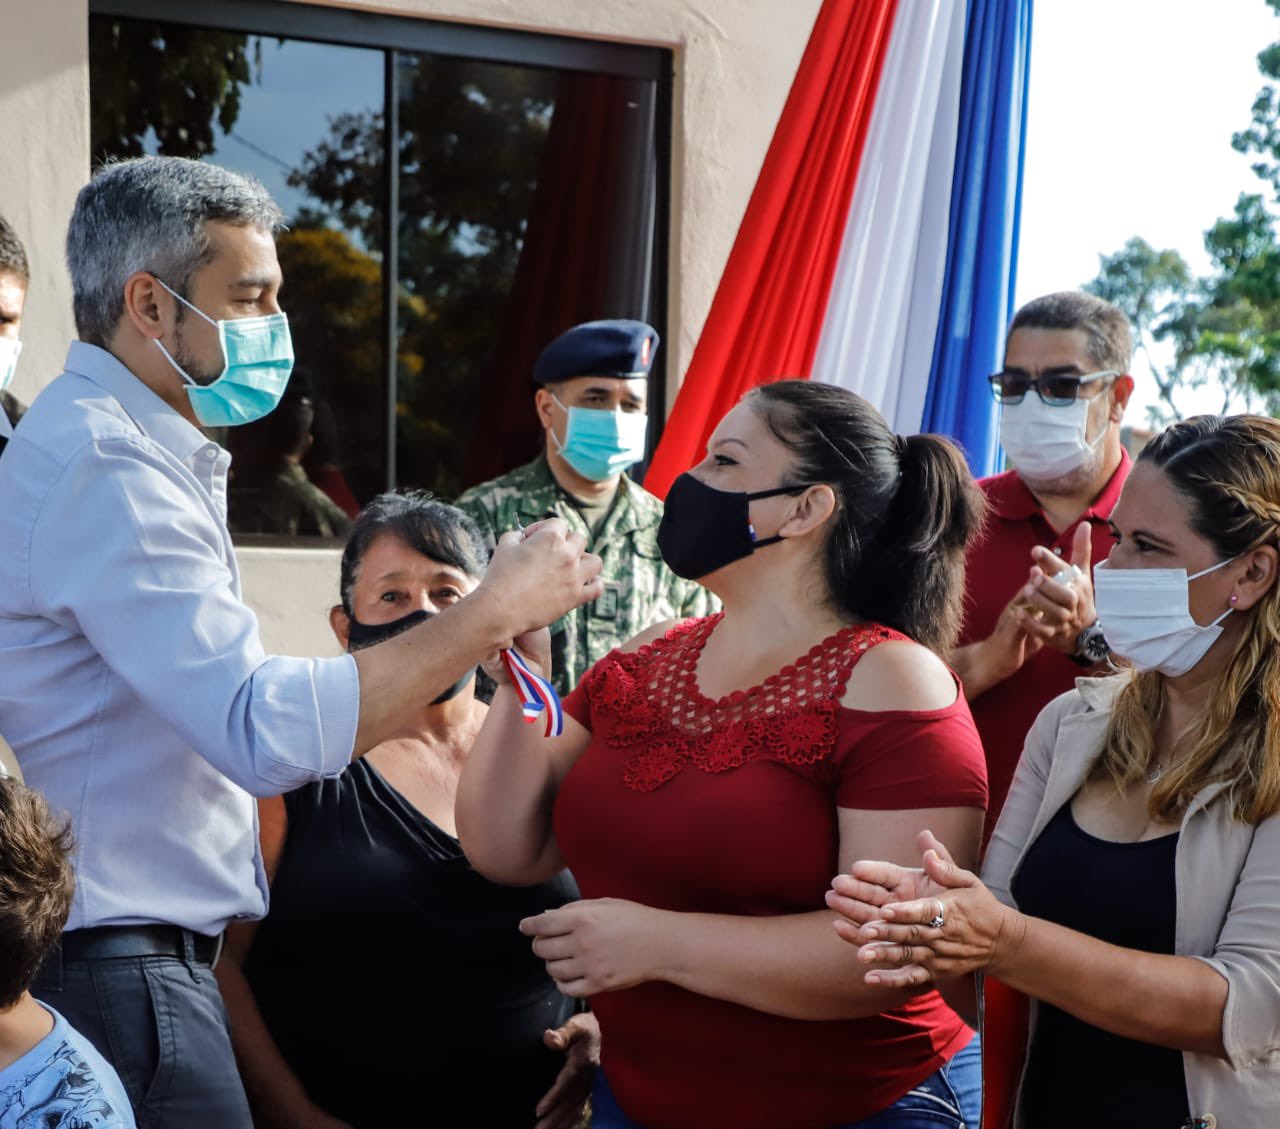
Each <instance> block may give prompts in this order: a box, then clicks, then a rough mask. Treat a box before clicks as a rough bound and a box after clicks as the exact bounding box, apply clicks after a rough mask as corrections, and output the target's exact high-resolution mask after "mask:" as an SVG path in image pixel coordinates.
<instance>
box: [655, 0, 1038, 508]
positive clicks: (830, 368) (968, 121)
mask: <svg viewBox="0 0 1280 1129" xmlns="http://www.w3.org/2000/svg"><path fill="white" fill-rule="evenodd" d="M1031 7H1032V0H825V2H824V3H823V5H822V8H821V10H820V11H819V13H818V17H817V20H816V22H815V24H814V28H813V31H812V33H811V35H810V38H809V43H808V46H807V47H806V49H805V53H804V57H803V59H802V60H801V64H800V68H799V70H798V71H797V74H796V77H795V80H794V82H793V83H792V87H791V91H790V94H789V96H788V98H787V102H786V105H785V106H784V108H783V111H782V116H781V118H780V119H779V122H778V126H777V128H776V130H775V133H774V138H773V142H772V144H771V145H770V148H769V151H768V153H767V154H766V157H765V161H764V165H763V167H762V169H761V172H760V178H759V180H758V181H757V183H756V187H755V190H754V192H753V193H752V196H751V200H750V203H749V204H748V206H747V211H746V214H745V216H744V218H743V221H742V225H741V227H740V228H739V232H738V237H737V240H736V241H735V243H734V247H733V250H732V252H731V254H730V256H729V260H728V263H727V265H726V267H725V271H724V275H723V277H722V279H721V283H720V287H719V289H718V290H717V293H716V297H715V300H714V302H713V303H712V308H711V311H710V312H709V314H708V316H707V321H706V324H705V326H704V328H703V332H702V336H701V338H700V339H699V342H698V346H697V349H696V350H695V352H694V356H693V360H692V363H691V364H690V367H689V370H688V373H687V374H686V377H685V380H684V383H683V385H682V387H681V389H680V393H679V395H678V396H677V398H676V401H675V404H674V406H673V408H672V411H671V415H670V418H669V419H668V421H667V425H666V430H665V431H664V434H663V438H662V441H661V443H660V444H659V446H658V449H657V451H656V453H655V455H654V458H653V462H652V464H651V465H650V468H649V473H648V475H647V476H646V479H645V485H646V487H648V488H649V489H650V490H653V491H654V492H655V493H657V494H659V495H664V494H665V493H666V489H667V487H668V486H669V485H670V483H671V481H672V479H674V478H675V476H676V475H677V474H679V473H680V472H682V471H684V470H686V469H687V468H688V467H689V466H691V465H693V464H694V463H695V462H697V461H698V460H699V459H700V458H701V456H702V452H703V449H704V447H705V444H706V439H707V436H708V435H709V434H710V433H711V430H712V429H713V428H714V427H715V425H716V423H717V422H718V421H719V419H720V417H721V416H723V415H724V413H725V412H726V411H728V410H729V408H731V407H732V406H733V405H734V403H736V402H737V400H738V398H739V397H740V396H741V395H742V393H743V392H745V391H746V390H747V389H748V388H752V387H754V386H755V385H757V384H761V383H765V382H767V381H770V380H778V379H782V378H788V377H801V378H809V379H812V380H821V381H825V382H827V383H831V384H838V385H840V386H842V387H846V388H849V389H851V390H853V391H855V392H857V393H859V394H860V395H862V396H865V397H866V398H867V399H868V400H870V401H871V402H872V403H873V404H875V405H876V407H877V408H879V409H880V411H881V412H882V413H883V414H884V415H885V417H886V419H887V420H888V421H889V423H890V424H891V425H892V426H893V428H894V429H895V430H896V431H898V432H900V433H903V434H910V433H913V432H917V431H937V432H940V433H942V434H946V435H950V436H951V437H952V438H955V439H957V440H958V441H959V442H960V443H961V444H962V445H963V446H964V448H965V450H966V452H967V454H968V456H969V460H970V464H971V465H972V467H973V469H974V471H975V473H979V474H981V473H985V472H987V471H989V470H991V469H992V463H993V460H994V457H995V411H994V405H993V403H992V401H991V397H990V393H989V391H988V389H987V386H986V383H985V381H984V380H983V377H984V376H985V375H986V374H987V373H988V372H991V371H993V369H994V368H995V367H996V366H997V365H998V363H999V359H1000V351H1001V347H1002V343H1003V337H1004V331H1005V325H1006V323H1007V321H1008V318H1009V316H1010V315H1011V314H1012V300H1013V290H1014V271H1015V266H1016V261H1017V238H1018V213H1019V207H1020V196H1021V180H1022V152H1023V140H1024V135H1023V127H1024V122H1025V118H1026V90H1027V73H1028V68H1029V63H1030V40H1031Z"/></svg>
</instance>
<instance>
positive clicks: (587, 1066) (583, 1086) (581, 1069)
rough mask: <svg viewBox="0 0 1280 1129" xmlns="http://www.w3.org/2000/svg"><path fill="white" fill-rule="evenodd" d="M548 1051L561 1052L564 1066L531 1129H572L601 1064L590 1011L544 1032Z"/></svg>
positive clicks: (597, 1027) (597, 1034) (540, 1104)
mask: <svg viewBox="0 0 1280 1129" xmlns="http://www.w3.org/2000/svg"><path fill="white" fill-rule="evenodd" d="M542 1043H543V1046H545V1047H546V1048H547V1049H548V1050H552V1051H562V1052H563V1053H564V1066H562V1067H561V1068H560V1073H559V1074H557V1075H556V1080H555V1082H553V1083H552V1084H551V1089H549V1090H548V1091H547V1092H546V1093H545V1094H543V1096H542V1099H541V1100H540V1101H539V1102H538V1108H537V1110H536V1113H537V1117H538V1120H537V1122H536V1124H535V1125H534V1129H573V1126H575V1125H577V1124H578V1119H579V1118H580V1117H581V1116H582V1107H583V1106H584V1105H586V1102H587V1098H588V1097H590V1096H591V1086H592V1083H594V1081H595V1077H596V1069H597V1067H599V1065H600V1024H599V1023H598V1022H596V1017H595V1016H594V1015H592V1014H591V1012H589V1011H582V1012H578V1014H577V1015H571V1016H570V1017H569V1019H568V1020H567V1021H566V1022H565V1024H564V1025H563V1026H562V1027H557V1028H556V1029H555V1030H554V1031H551V1030H548V1031H546V1032H544V1033H543V1036H542Z"/></svg>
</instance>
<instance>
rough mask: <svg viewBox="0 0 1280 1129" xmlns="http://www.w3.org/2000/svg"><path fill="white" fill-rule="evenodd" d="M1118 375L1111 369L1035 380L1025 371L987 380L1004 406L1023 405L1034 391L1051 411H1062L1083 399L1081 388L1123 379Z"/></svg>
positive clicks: (998, 375) (1004, 374)
mask: <svg viewBox="0 0 1280 1129" xmlns="http://www.w3.org/2000/svg"><path fill="white" fill-rule="evenodd" d="M1119 375H1120V374H1119V373H1118V372H1112V371H1111V370H1110V369H1108V370H1107V371H1105V372H1091V373H1089V374H1088V375H1086V376H1072V375H1071V374H1070V373H1050V374H1048V375H1046V376H1037V377H1031V376H1028V375H1027V374H1026V373H1025V372H996V373H992V374H991V375H990V376H989V377H987V383H988V384H990V385H991V394H992V395H993V396H994V397H995V398H996V401H997V402H998V403H1001V404H1021V403H1022V401H1023V399H1024V398H1025V397H1026V395H1027V393H1028V392H1029V391H1030V390H1031V389H1032V388H1034V389H1035V390H1036V395H1037V396H1039V397H1040V399H1041V401H1042V402H1043V403H1045V404H1047V405H1048V406H1049V407H1051V408H1062V407H1065V406H1066V405H1067V404H1074V403H1075V402H1076V400H1077V399H1079V397H1080V386H1081V385H1082V384H1090V383H1092V382H1093V381H1095V380H1105V379H1106V378H1107V377H1109V376H1119Z"/></svg>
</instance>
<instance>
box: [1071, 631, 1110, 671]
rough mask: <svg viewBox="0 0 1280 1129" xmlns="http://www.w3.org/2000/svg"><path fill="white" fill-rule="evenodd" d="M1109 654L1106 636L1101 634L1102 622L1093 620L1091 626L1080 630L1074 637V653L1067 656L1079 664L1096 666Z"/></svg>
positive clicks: (1104, 660)
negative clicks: (1076, 636)
mask: <svg viewBox="0 0 1280 1129" xmlns="http://www.w3.org/2000/svg"><path fill="white" fill-rule="evenodd" d="M1110 654H1111V648H1110V647H1109V646H1107V638H1106V636H1105V635H1103V634H1102V624H1100V623H1098V622H1097V621H1096V620H1095V621H1094V623H1093V625H1092V626H1090V627H1086V628H1085V629H1084V630H1083V631H1082V632H1080V635H1079V637H1078V638H1077V639H1076V653H1075V654H1074V655H1068V656H1067V658H1069V659H1070V660H1071V661H1072V662H1073V663H1076V664H1077V665H1079V666H1097V665H1098V664H1099V663H1101V662H1106V661H1107V658H1108V656H1109V655H1110Z"/></svg>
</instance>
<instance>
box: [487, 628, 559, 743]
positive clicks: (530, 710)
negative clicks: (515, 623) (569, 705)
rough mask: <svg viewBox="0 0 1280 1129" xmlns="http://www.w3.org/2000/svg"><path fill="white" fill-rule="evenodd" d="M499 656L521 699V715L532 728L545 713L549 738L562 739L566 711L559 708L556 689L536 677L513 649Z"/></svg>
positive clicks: (544, 680)
mask: <svg viewBox="0 0 1280 1129" xmlns="http://www.w3.org/2000/svg"><path fill="white" fill-rule="evenodd" d="M498 653H499V654H500V655H501V656H502V662H503V664H504V665H505V666H506V668H507V673H508V674H510V675H511V681H512V682H513V683H515V688H516V693H517V694H519V695H520V712H521V714H523V716H524V720H525V721H526V722H527V723H529V724H530V725H532V724H533V723H534V722H535V721H537V720H538V715H539V714H541V713H543V712H545V713H546V715H547V736H548V737H559V736H560V734H561V733H563V732H564V707H563V706H562V705H561V704H560V695H559V694H557V693H556V688H555V687H554V686H552V685H551V683H550V682H548V681H547V680H546V679H545V678H542V677H540V676H539V675H536V674H534V673H533V671H532V670H530V669H529V664H528V663H526V662H525V661H524V658H523V657H522V656H521V655H520V652H519V651H517V650H515V649H511V650H505V651H499V652H498Z"/></svg>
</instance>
